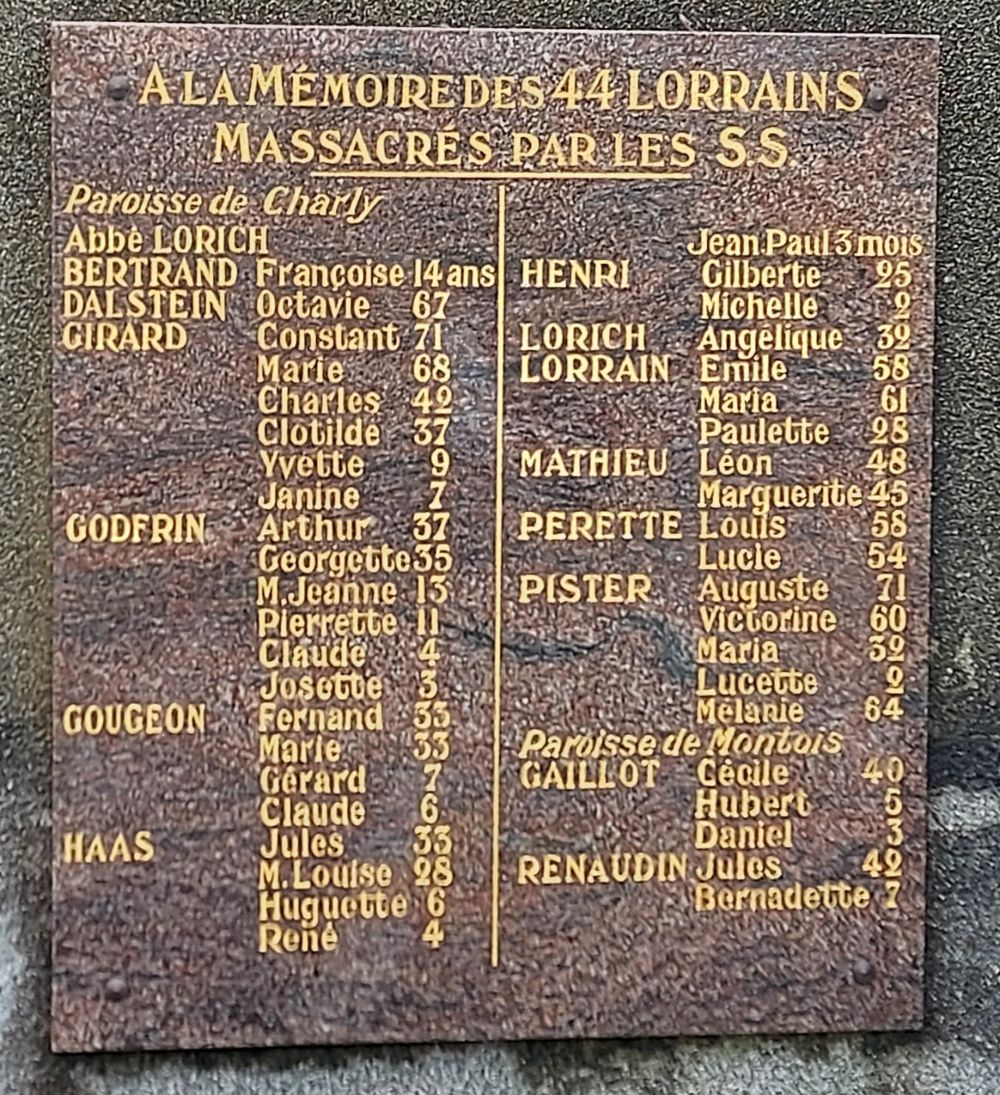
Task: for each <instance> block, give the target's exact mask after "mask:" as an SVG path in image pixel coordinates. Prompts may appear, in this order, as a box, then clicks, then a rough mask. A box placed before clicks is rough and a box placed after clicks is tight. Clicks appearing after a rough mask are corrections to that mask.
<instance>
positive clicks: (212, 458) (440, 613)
mask: <svg viewBox="0 0 1000 1095" xmlns="http://www.w3.org/2000/svg"><path fill="white" fill-rule="evenodd" d="M52 50H53V156H54V182H53V209H54V223H53V264H54V273H53V278H54V285H53V313H54V314H53V382H52V389H53V406H54V409H53V433H54V438H53V446H54V502H53V507H54V510H53V553H54V567H55V605H54V612H55V620H54V680H55V685H54V710H53V733H54V802H53V828H54V870H53V873H54V940H53V967H54V968H53V1043H54V1045H55V1047H56V1049H58V1050H64V1051H78V1050H98V1049H124V1048H132V1049H135V1048H144V1049H152V1048H161V1047H162V1048H167V1047H194V1046H241V1045H279V1044H293V1043H310V1042H322V1043H326V1042H330V1043H350V1042H388V1041H423V1040H455V1039H492V1038H506V1039H509V1038H537V1037H552V1038H562V1037H571V1036H637V1035H668V1034H679V1033H716V1034H718V1033H726V1032H730V1033H732V1032H777V1031H822V1030H855V1029H865V1028H869V1029H873V1028H878V1029H885V1028H912V1027H915V1026H918V1025H919V1024H920V1021H921V1003H922V960H923V955H922V951H923V903H924V880H923V878H924V874H923V872H924V835H923V827H924V808H925V785H924V754H925V715H926V694H927V693H926V673H927V616H928V556H929V543H928V540H929V507H930V451H931V450H930V444H931V362H932V350H933V290H934V280H933V269H934V268H933V255H934V200H935V157H936V110H937V106H936V86H937V68H936V52H937V51H936V44H935V42H934V41H933V40H931V39H927V38H915V37H898V38H884V37H855V36H790V35H756V36H755V35H746V34H732V35H718V34H702V33H691V34H656V33H645V32H644V33H638V32H635V33H633V32H628V31H626V32H600V33H582V32H570V31H509V30H502V31H501V30H427V29H419V30H418V29H387V28H368V27H364V28H362V27H352V28H340V27H247V26H193V25H192V26H161V25H146V26H143V25H113V24H112V25H96V24H86V25H83V24H80V25H76V24H60V25H57V26H56V27H55V28H54V30H53V39H52Z"/></svg>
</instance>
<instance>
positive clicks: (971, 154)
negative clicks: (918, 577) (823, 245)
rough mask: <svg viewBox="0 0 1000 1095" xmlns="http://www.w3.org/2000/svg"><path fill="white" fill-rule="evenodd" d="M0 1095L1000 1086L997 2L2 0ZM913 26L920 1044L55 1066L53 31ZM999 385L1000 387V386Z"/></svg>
mask: <svg viewBox="0 0 1000 1095" xmlns="http://www.w3.org/2000/svg"><path fill="white" fill-rule="evenodd" d="M0 15H2V24H0V26H2V34H0V89H2V94H0V118H2V126H0V134H2V139H3V154H2V156H0V255H2V261H0V329H2V330H3V332H4V343H3V349H4V354H3V359H4V360H3V366H2V368H0V629H2V631H0V633H2V636H3V638H2V641H0V793H2V795H3V809H2V810H0V1092H3V1093H5V1095H6V1093H12V1095H22V1093H23V1095H50V1093H52V1095H55V1093H64V1092H65V1093H66V1095H77V1093H79V1095H90V1093H93V1095H126V1093H128V1095H147V1093H149V1095H153V1093H156V1095H175V1093H177V1095H179V1093H189V1092H191V1093H197V1095H202V1093H205V1095H237V1093H239V1095H244V1093H246V1095H257V1093H263V1092H275V1093H281V1095H286V1093H287V1095H298V1093H305V1092H309V1093H310V1095H341V1093H344V1095H348V1093H349V1095H362V1093H369V1092H371V1093H372V1095H375V1093H377V1095H424V1093H427V1095H452V1093H455V1095H457V1093H490V1095H494V1093H496V1095H757V1093H760V1095H785V1093H794V1095H952V1093H954V1095H996V1093H998V1092H1000V878H998V876H997V874H996V866H995V864H996V862H997V860H998V858H1000V729H998V727H997V726H996V725H995V716H996V714H997V711H998V708H1000V668H998V666H1000V657H998V654H1000V569H997V568H995V567H994V566H993V565H991V564H993V562H994V558H995V555H996V552H995V549H994V541H995V539H996V538H997V537H998V535H1000V458H998V455H997V454H998V453H1000V399H998V397H997V391H998V388H1000V276H998V275H1000V71H998V68H997V66H998V60H997V59H998V57H1000V5H997V4H996V3H995V0H948V2H947V3H945V2H944V0H934V2H931V0H878V2H874V3H864V2H863V0H859V2H858V3H857V4H855V5H850V4H848V3H846V2H845V0H831V2H830V3H828V4H825V5H817V4H816V3H814V2H810V0H774V2H773V3H765V2H763V0H758V2H753V0H727V2H722V3H712V2H710V0H691V2H690V3H683V4H682V3H678V2H677V0H667V2H664V3H654V2H652V0H625V2H622V0H595V2H591V3H587V2H585V0H579V2H573V0H557V2H556V3H546V4H542V3H538V2H535V0H507V2H505V3H503V4H491V3H489V2H487V0H479V2H477V0H463V2H451V3H445V2H443V0H442V2H437V0H407V2H406V3H405V4H401V5H399V6H396V5H393V4H389V3H386V2H385V0H348V2H345V3H339V4H318V3H310V2H307V0H302V2H300V3H295V2H288V3H281V2H278V0H258V2H256V3H254V2H252V0H232V2H229V3H211V4H207V3H206V4H202V3H196V2H193V0H192V2H185V3H181V2H175V3H169V2H166V0H146V2H145V3H142V4H136V3H132V4H129V3H126V2H125V0H118V2H112V0H109V2H100V3H98V2H95V3H93V4H90V5H81V4H75V5H74V4H55V5H49V4H46V3H41V2H39V0H0ZM53 18H56V19H58V18H62V19H86V18H93V19H136V20H162V21H198V20H202V21H204V20H211V21H217V22H229V21H233V22H238V21H244V22H324V23H356V22H363V21H364V22H375V23H384V24H392V23H415V24H423V25H438V24H443V25H455V26H461V25H480V26H483V25H510V26H518V25H519V26H542V25H549V26H559V27H572V26H580V27H620V26H626V25H627V26H633V27H636V28H648V29H672V30H678V29H683V28H685V27H689V26H694V27H698V28H704V29H718V30H754V31H820V30H821V31H830V32H836V31H851V32H893V31H899V32H902V31H916V32H923V33H936V34H939V35H940V36H941V39H942V43H941V45H942V87H941V92H942V95H941V99H942V105H941V164H940V179H941V182H940V212H939V225H940V231H939V255H938V259H939V263H938V271H939V274H938V277H939V286H938V289H939V295H938V336H937V358H936V381H935V382H936V400H935V403H936V406H935V423H934V426H935V434H936V438H935V471H934V482H935V500H934V505H935V511H934V542H935V550H934V569H933V614H932V616H933V618H932V662H931V707H930V713H931V719H930V737H931V740H930V783H931V834H930V835H931V843H930V868H929V909H928V925H927V931H928V973H927V1005H928V1020H927V1024H926V1027H925V1029H924V1031H923V1032H922V1033H920V1034H918V1035H870V1036H865V1035H860V1036H851V1037H843V1036H837V1037H830V1036H827V1037H808V1038H806V1037H798V1038H781V1039H778V1038H773V1039H764V1038H756V1039H675V1040H648V1041H644V1040H640V1041H633V1042H566V1043H548V1044H546V1043H531V1044H527V1043H526V1044H517V1043H514V1044H507V1045H496V1046H454V1047H452V1046H441V1047H415V1048H393V1049H383V1050H380V1049H372V1048H360V1049H350V1050H343V1049H305V1050H268V1051H259V1052H253V1051H239V1052H225V1053H222V1052H215V1053H183V1054H181V1053H173V1054H156V1055H141V1054H123V1055H98V1056H88V1057H54V1056H53V1055H52V1054H51V1053H50V1052H49V1050H48V1048H47V1047H48V1020H47V1012H48V911H49V897H48V889H49V866H48V864H49V832H48V811H49V711H48V691H49V636H48V625H47V619H48V612H49V597H50V592H49V577H48V574H49V543H48V483H49V470H48V435H49V412H48V389H47V373H48V216H49V210H48V197H47V194H48V159H47V148H48V139H49V134H48V45H47V34H48V22H49V20H50V19H53ZM995 382H996V384H995Z"/></svg>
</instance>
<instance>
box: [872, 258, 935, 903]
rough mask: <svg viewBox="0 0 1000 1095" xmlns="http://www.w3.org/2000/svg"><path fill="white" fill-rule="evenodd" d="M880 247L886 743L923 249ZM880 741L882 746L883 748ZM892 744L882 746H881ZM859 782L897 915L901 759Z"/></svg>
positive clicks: (897, 694)
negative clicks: (873, 812) (870, 798)
mask: <svg viewBox="0 0 1000 1095" xmlns="http://www.w3.org/2000/svg"><path fill="white" fill-rule="evenodd" d="M901 242H902V241H901V238H900V237H892V238H890V239H887V240H886V241H885V244H884V245H883V247H882V248H880V251H881V252H884V253H886V254H892V255H893V257H882V258H878V259H876V260H875V262H874V275H875V283H874V285H875V289H876V300H877V302H878V305H879V315H878V319H879V323H878V334H877V337H876V342H875V347H874V353H873V354H872V355H871V377H872V380H873V382H874V386H875V396H876V400H875V406H874V407H873V408H872V414H871V417H870V419H869V421H868V423H867V427H868V436H867V443H868V446H869V448H870V450H871V451H870V455H869V457H868V460H867V465H866V466H867V469H868V471H869V472H870V474H871V479H872V481H871V485H870V489H869V492H868V499H869V502H870V503H871V523H870V525H869V530H868V531H869V535H870V540H869V543H868V556H867V561H868V566H869V568H870V570H871V572H872V574H873V577H874V579H875V591H874V592H875V596H874V600H873V602H872V604H871V609H870V611H869V614H868V641H867V652H868V660H869V662H870V663H871V665H872V668H873V669H874V670H875V672H876V677H875V680H874V682H873V683H872V684H871V687H870V690H869V692H868V694H867V695H866V696H865V699H864V718H865V720H866V721H867V722H868V723H872V724H874V725H875V727H876V729H877V732H878V735H879V738H880V739H881V741H884V740H885V739H887V738H892V737H893V736H895V733H896V732H897V730H896V728H897V727H898V726H899V724H900V720H902V719H903V718H904V717H905V715H906V712H905V710H904V706H903V701H904V696H905V694H906V683H907V682H906V676H907V674H906V661H907V648H906V647H907V643H906V632H907V626H908V624H909V618H910V608H909V590H908V580H907V579H908V576H907V564H908V562H909V558H908V554H907V535H908V533H909V517H908V507H909V503H910V488H909V484H908V479H907V477H908V473H909V471H910V454H909V442H910V417H909V415H910V382H911V379H912V375H913V331H912V327H911V317H912V311H913V306H914V276H913V269H912V262H911V257H910V256H917V255H920V254H921V253H922V251H923V241H922V240H921V239H920V237H911V238H909V239H907V240H906V241H905V246H901V245H900V244H901ZM881 741H880V744H881ZM886 744H888V743H886ZM862 774H863V776H864V778H865V779H866V780H868V781H869V783H871V784H872V786H873V787H875V788H877V789H878V791H879V793H880V795H881V805H882V814H883V817H882V821H883V828H884V831H883V832H881V833H880V834H878V839H877V841H876V842H875V843H874V845H873V846H872V847H870V848H869V849H868V851H867V853H866V855H865V857H864V861H863V864H862V869H863V870H864V872H865V874H867V875H869V876H870V877H871V878H873V879H881V881H882V885H883V894H884V902H885V907H886V908H887V909H897V908H898V907H899V891H900V888H901V885H902V879H903V877H904V851H903V848H904V843H905V839H906V834H905V832H904V822H903V815H904V798H903V796H904V780H905V777H906V775H907V772H906V764H905V762H904V761H903V759H902V758H901V757H900V756H898V755H896V754H895V753H893V752H892V751H891V747H889V748H885V749H880V750H879V751H878V752H876V753H874V754H873V755H872V756H871V757H869V758H868V759H867V761H866V762H865V766H864V770H863V773H862Z"/></svg>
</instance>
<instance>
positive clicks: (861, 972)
mask: <svg viewBox="0 0 1000 1095" xmlns="http://www.w3.org/2000/svg"><path fill="white" fill-rule="evenodd" d="M851 977H852V978H853V979H854V983H855V984H856V985H870V984H871V983H872V982H873V981H874V980H875V967H874V966H873V965H872V964H871V962H869V961H868V959H867V958H858V959H857V960H856V961H855V962H854V964H853V965H852V966H851Z"/></svg>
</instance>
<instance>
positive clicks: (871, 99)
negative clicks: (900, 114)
mask: <svg viewBox="0 0 1000 1095" xmlns="http://www.w3.org/2000/svg"><path fill="white" fill-rule="evenodd" d="M888 105H889V92H888V91H886V90H885V88H884V87H879V86H878V84H876V85H875V86H874V87H870V88H869V89H868V96H867V98H866V99H865V106H866V107H868V109H869V110H874V111H875V113H876V114H881V113H882V111H883V110H885V108H886V107H887V106H888Z"/></svg>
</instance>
